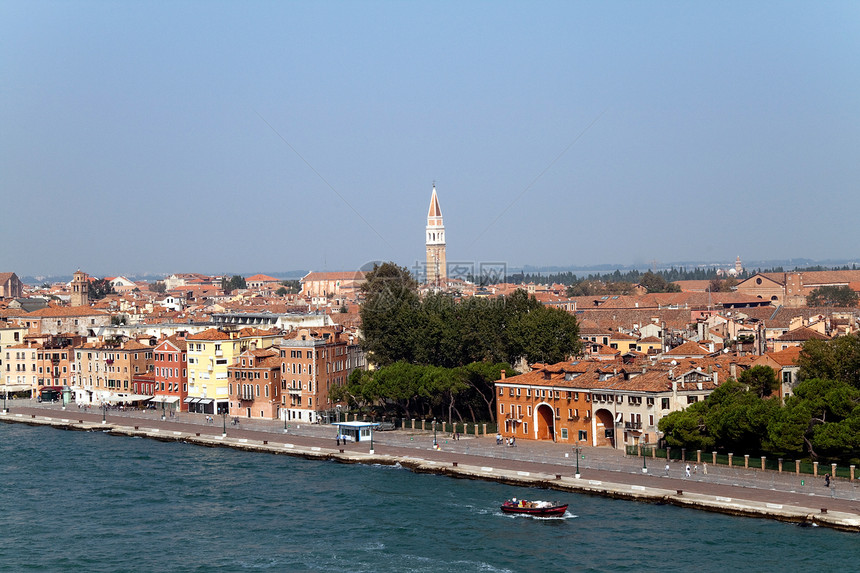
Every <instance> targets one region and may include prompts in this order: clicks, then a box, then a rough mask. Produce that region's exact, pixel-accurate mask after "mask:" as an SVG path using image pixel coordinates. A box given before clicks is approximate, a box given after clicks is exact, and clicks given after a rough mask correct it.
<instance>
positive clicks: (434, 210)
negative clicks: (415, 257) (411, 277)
mask: <svg viewBox="0 0 860 573" xmlns="http://www.w3.org/2000/svg"><path fill="white" fill-rule="evenodd" d="M426 245H427V284H436V285H439V286H444V283H445V281H446V280H447V278H448V264H447V262H446V260H445V225H444V224H443V223H442V209H440V208H439V198H438V197H437V196H436V184H435V183H434V184H433V195H432V196H431V197H430V210H429V212H428V213H427V241H426Z"/></svg>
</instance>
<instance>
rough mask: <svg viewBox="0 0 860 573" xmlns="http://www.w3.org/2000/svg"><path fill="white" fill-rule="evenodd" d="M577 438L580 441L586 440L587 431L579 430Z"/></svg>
mask: <svg viewBox="0 0 860 573" xmlns="http://www.w3.org/2000/svg"><path fill="white" fill-rule="evenodd" d="M577 439H578V440H579V441H580V442H585V441H586V440H588V432H586V431H585V430H580V431H579V437H578V438H577Z"/></svg>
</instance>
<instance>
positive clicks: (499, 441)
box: [496, 432, 502, 446]
mask: <svg viewBox="0 0 860 573" xmlns="http://www.w3.org/2000/svg"><path fill="white" fill-rule="evenodd" d="M496 445H497V446H501V445H502V435H501V434H500V433H498V432H496Z"/></svg>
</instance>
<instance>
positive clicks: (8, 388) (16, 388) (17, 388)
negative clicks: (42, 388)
mask: <svg viewBox="0 0 860 573" xmlns="http://www.w3.org/2000/svg"><path fill="white" fill-rule="evenodd" d="M32 388H33V387H32V386H30V385H29V384H0V392H23V391H25V390H31V389H32Z"/></svg>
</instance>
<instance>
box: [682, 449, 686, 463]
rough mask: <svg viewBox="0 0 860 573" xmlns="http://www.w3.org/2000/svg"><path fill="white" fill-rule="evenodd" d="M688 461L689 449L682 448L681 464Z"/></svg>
mask: <svg viewBox="0 0 860 573" xmlns="http://www.w3.org/2000/svg"><path fill="white" fill-rule="evenodd" d="M686 461H687V448H681V463H685V462H686Z"/></svg>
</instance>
